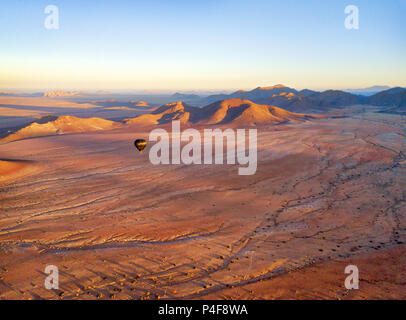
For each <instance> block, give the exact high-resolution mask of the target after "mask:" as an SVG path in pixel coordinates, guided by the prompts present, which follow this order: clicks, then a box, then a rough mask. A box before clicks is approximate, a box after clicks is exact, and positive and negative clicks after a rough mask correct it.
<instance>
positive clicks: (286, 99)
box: [188, 84, 406, 113]
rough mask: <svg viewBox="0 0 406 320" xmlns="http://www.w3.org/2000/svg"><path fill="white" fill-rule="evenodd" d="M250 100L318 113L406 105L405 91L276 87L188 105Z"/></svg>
mask: <svg viewBox="0 0 406 320" xmlns="http://www.w3.org/2000/svg"><path fill="white" fill-rule="evenodd" d="M234 98H237V99H242V100H250V101H252V102H254V103H257V104H264V105H273V106H277V107H280V108H284V109H286V110H288V111H291V112H311V113H318V112H323V111H326V110H329V109H331V108H337V107H344V106H350V105H357V104H364V105H374V106H391V107H401V108H403V107H404V105H405V104H406V89H404V88H400V87H397V88H392V89H388V90H384V91H381V92H379V93H376V94H373V95H371V96H365V95H359V94H353V93H350V92H346V91H341V90H327V91H322V92H319V91H313V90H309V89H304V90H301V91H297V90H296V89H293V88H290V87H287V86H284V85H280V84H279V85H276V86H271V87H258V88H255V89H253V90H251V91H244V90H239V91H236V92H233V93H231V94H217V95H211V96H207V97H200V98H199V99H196V100H194V101H192V100H188V102H189V103H190V104H196V105H207V104H210V103H213V102H216V101H220V100H227V99H234Z"/></svg>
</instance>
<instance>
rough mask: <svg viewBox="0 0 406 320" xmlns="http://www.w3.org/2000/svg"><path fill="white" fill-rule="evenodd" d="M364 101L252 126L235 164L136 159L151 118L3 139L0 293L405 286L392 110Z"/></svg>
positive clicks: (398, 121)
mask: <svg viewBox="0 0 406 320" xmlns="http://www.w3.org/2000/svg"><path fill="white" fill-rule="evenodd" d="M13 105H20V106H21V105H22V103H20V102H19V101H15V102H14V103H13ZM62 107H65V106H62ZM76 107H77V106H75V108H76ZM16 108H17V109H19V110H21V107H16ZM89 109H90V111H91V109H92V106H91V105H90V106H89V105H86V106H84V108H83V109H80V108H79V107H78V108H77V111H78V112H79V111H80V112H81V114H85V115H86V116H87V115H88V113H89V112H90V111H89ZM38 110H40V109H38ZM5 111H7V112H9V111H10V110H5ZM48 111H49V110H46V112H48ZM378 111H379V110H378V108H376V107H372V106H370V107H368V106H367V107H366V106H353V107H348V108H341V109H337V110H336V109H335V110H331V111H329V112H328V113H327V114H326V116H325V117H323V118H319V119H318V118H315V119H308V120H306V121H300V122H287V123H285V122H283V123H279V124H277V125H274V124H270V125H267V124H261V125H259V126H257V130H258V168H257V172H256V174H255V175H251V176H239V175H238V173H237V171H238V169H237V167H238V166H239V165H183V164H182V165H152V164H151V162H150V161H149V158H148V151H149V148H150V147H151V144H149V145H148V146H147V148H146V150H145V151H144V152H143V154H140V153H138V151H137V150H136V149H135V148H134V145H133V141H134V140H135V139H138V138H143V139H146V140H148V136H149V132H150V130H151V128H154V127H155V126H150V127H148V126H147V127H143V126H138V125H137V124H133V125H131V124H123V125H120V126H117V127H116V126H110V125H108V126H107V127H104V128H103V130H96V131H90V132H86V130H82V131H83V132H68V133H66V134H59V133H58V132H55V134H52V135H45V136H37V137H35V136H34V137H19V139H16V140H11V141H4V142H3V143H2V144H0V158H1V159H0V299H405V298H406V272H405V271H406V256H405V253H406V156H405V155H406V130H405V128H406V117H405V116H404V115H399V114H389V113H381V112H378ZM19 112H20V113H21V114H24V113H22V111H19ZM46 112H45V111H38V113H40V115H39V116H41V115H43V113H46ZM110 112H114V111H110ZM117 112H121V111H120V110H118V111H117ZM124 112H126V114H124V116H128V114H127V113H131V112H132V111H131V110H130V111H129V110H124ZM32 113H35V112H34V111H30V114H28V116H32ZM107 113H108V110H106V109H103V110H102V111H100V112H99V113H98V114H103V115H105V114H107ZM35 115H36V114H35ZM7 116H10V114H7ZM19 116H21V115H20V114H19ZM68 120H69V119H68ZM5 121H6V120H4V121H2V128H6V127H7V125H6V124H5ZM24 121H25V120H24ZM13 125H14V124H13ZM163 126H164V125H163ZM164 127H165V126H164ZM210 127H213V125H210ZM214 127H219V128H223V127H224V125H223V126H222V125H221V124H219V125H214ZM196 128H197V129H198V130H203V128H204V126H196ZM52 130H54V129H52ZM48 265H55V266H57V267H58V269H59V289H58V290H56V289H54V290H47V289H46V288H45V286H44V280H45V278H46V276H47V274H46V273H45V272H44V270H45V268H46V266H48ZM347 265H356V266H357V267H358V268H359V274H360V283H359V289H358V290H348V289H346V288H345V286H344V281H345V278H346V277H347V275H346V274H345V273H344V270H345V267H346V266H347Z"/></svg>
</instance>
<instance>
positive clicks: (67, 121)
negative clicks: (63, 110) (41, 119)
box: [0, 116, 122, 142]
mask: <svg viewBox="0 0 406 320" xmlns="http://www.w3.org/2000/svg"><path fill="white" fill-rule="evenodd" d="M121 125H122V124H121V123H119V122H114V121H110V120H105V119H101V118H87V119H82V118H77V117H73V116H60V117H58V118H57V119H56V120H53V121H49V122H46V123H38V122H34V123H31V124H30V125H28V126H27V127H25V128H22V129H20V130H18V131H16V132H14V133H12V134H10V135H9V136H7V137H5V138H3V139H1V140H0V142H10V141H15V140H20V139H25V138H32V137H40V136H49V135H54V134H64V133H75V132H86V131H97V130H109V129H114V128H118V127H120V126H121Z"/></svg>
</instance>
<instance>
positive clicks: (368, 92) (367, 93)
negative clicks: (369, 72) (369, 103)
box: [345, 86, 390, 96]
mask: <svg viewBox="0 0 406 320" xmlns="http://www.w3.org/2000/svg"><path fill="white" fill-rule="evenodd" d="M388 89H390V87H389V86H373V87H368V88H364V89H347V90H345V91H346V92H349V93H353V94H358V95H364V96H372V95H374V94H376V93H378V92H381V91H384V90H388Z"/></svg>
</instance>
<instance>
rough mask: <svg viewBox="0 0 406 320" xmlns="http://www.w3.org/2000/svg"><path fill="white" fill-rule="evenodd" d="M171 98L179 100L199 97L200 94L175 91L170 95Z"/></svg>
mask: <svg viewBox="0 0 406 320" xmlns="http://www.w3.org/2000/svg"><path fill="white" fill-rule="evenodd" d="M172 98H174V99H175V100H178V101H181V100H190V99H199V98H200V96H199V95H197V94H187V93H179V92H176V93H174V94H173V95H172Z"/></svg>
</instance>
